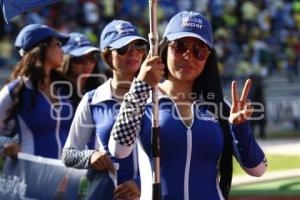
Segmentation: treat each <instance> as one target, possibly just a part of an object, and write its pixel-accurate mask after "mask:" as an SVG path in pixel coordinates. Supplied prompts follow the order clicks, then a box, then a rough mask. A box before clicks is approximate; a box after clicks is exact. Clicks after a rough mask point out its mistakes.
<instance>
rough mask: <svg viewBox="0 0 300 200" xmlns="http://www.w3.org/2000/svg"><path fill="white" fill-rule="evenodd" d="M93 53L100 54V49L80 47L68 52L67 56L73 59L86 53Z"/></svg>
mask: <svg viewBox="0 0 300 200" xmlns="http://www.w3.org/2000/svg"><path fill="white" fill-rule="evenodd" d="M93 51H98V52H100V49H98V48H96V47H92V46H85V47H80V48H77V49H75V50H73V51H70V52H69V54H70V55H72V56H75V57H79V56H83V55H86V54H88V53H91V52H93Z"/></svg>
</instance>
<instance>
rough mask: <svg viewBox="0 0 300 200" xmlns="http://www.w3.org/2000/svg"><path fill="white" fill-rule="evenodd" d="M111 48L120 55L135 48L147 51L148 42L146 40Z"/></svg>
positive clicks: (138, 50) (143, 51) (141, 51)
mask: <svg viewBox="0 0 300 200" xmlns="http://www.w3.org/2000/svg"><path fill="white" fill-rule="evenodd" d="M110 50H113V51H116V52H117V53H118V54H119V55H125V54H127V53H128V52H129V51H133V50H135V51H136V52H138V53H145V52H146V51H147V44H146V43H144V42H136V43H134V44H129V45H126V46H124V47H121V48H119V49H113V48H111V49H110Z"/></svg>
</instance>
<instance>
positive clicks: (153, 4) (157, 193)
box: [149, 0, 162, 200]
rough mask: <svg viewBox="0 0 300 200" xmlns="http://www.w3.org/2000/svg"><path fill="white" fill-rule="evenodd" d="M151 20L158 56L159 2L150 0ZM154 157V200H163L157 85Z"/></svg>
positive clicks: (153, 50) (152, 40)
mask: <svg viewBox="0 0 300 200" xmlns="http://www.w3.org/2000/svg"><path fill="white" fill-rule="evenodd" d="M149 20H150V33H149V41H150V54H151V56H157V55H158V32H157V0H149ZM152 113H153V115H152V141H151V143H152V157H153V167H154V169H153V184H152V187H153V188H152V200H161V199H162V195H161V183H160V144H159V135H160V131H159V114H158V87H157V85H155V86H154V87H153V90H152Z"/></svg>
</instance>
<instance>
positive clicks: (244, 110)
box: [228, 79, 253, 124]
mask: <svg viewBox="0 0 300 200" xmlns="http://www.w3.org/2000/svg"><path fill="white" fill-rule="evenodd" d="M251 84H252V81H251V79H247V81H246V83H245V85H244V88H243V92H242V95H241V98H239V93H238V90H237V83H236V81H232V83H231V98H232V107H231V110H230V116H229V119H228V120H229V122H230V123H232V124H240V123H243V122H245V121H246V120H248V119H249V118H250V117H251V116H252V113H253V108H252V106H251V105H250V102H249V101H248V94H249V91H250V87H251Z"/></svg>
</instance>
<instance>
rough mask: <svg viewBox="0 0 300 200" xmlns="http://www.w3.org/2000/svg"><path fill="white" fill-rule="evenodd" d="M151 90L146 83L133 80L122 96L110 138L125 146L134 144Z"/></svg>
mask: <svg viewBox="0 0 300 200" xmlns="http://www.w3.org/2000/svg"><path fill="white" fill-rule="evenodd" d="M151 89H152V87H151V86H150V85H148V84H147V83H146V82H143V81H139V80H134V82H133V85H132V87H131V89H130V91H129V92H128V93H127V94H126V95H125V96H124V101H123V103H122V106H121V109H120V112H119V116H118V118H117V120H116V122H115V125H114V127H113V130H112V136H113V138H114V139H115V140H116V141H117V142H118V143H120V144H122V145H126V146H131V145H132V144H134V142H135V139H136V136H137V133H138V131H139V129H140V124H141V119H142V116H143V114H144V111H145V107H146V103H147V99H148V98H149V94H150V91H151Z"/></svg>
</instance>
